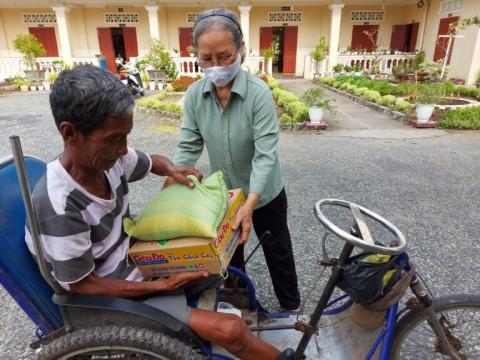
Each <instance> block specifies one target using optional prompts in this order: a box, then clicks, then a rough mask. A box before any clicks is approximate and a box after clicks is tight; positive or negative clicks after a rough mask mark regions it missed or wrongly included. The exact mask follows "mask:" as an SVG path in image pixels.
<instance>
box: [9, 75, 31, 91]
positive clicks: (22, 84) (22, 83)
mask: <svg viewBox="0 0 480 360" xmlns="http://www.w3.org/2000/svg"><path fill="white" fill-rule="evenodd" d="M12 83H13V84H14V85H16V86H18V87H19V88H20V91H28V87H29V85H30V81H28V80H27V79H25V78H23V77H20V76H18V77H16V78H15V79H13V81H12Z"/></svg>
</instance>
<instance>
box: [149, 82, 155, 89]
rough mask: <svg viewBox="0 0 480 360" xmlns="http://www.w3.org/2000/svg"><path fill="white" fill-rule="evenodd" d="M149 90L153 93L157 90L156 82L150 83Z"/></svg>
mask: <svg viewBox="0 0 480 360" xmlns="http://www.w3.org/2000/svg"><path fill="white" fill-rule="evenodd" d="M148 88H149V89H150V90H152V91H153V90H155V81H150V82H149V83H148Z"/></svg>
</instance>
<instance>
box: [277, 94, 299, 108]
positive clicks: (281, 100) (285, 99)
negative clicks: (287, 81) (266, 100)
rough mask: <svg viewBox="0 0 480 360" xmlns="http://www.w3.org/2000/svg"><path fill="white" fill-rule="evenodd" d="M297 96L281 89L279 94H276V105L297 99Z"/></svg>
mask: <svg viewBox="0 0 480 360" xmlns="http://www.w3.org/2000/svg"><path fill="white" fill-rule="evenodd" d="M298 100H299V99H298V97H297V96H295V95H293V94H292V93H291V92H288V91H286V90H282V91H281V92H280V93H279V95H278V100H277V102H278V105H280V106H286V105H287V104H288V103H290V102H293V101H298Z"/></svg>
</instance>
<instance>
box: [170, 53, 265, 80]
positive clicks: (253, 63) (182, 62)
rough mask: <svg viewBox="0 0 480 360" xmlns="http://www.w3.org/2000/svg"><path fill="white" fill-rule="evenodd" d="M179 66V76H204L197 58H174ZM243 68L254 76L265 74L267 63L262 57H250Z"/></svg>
mask: <svg viewBox="0 0 480 360" xmlns="http://www.w3.org/2000/svg"><path fill="white" fill-rule="evenodd" d="M173 61H174V62H175V65H177V70H178V75H179V76H181V75H186V76H196V75H198V74H200V75H201V74H202V71H201V69H200V66H199V65H198V61H197V58H196V57H173ZM242 67H243V68H244V69H245V70H247V71H248V72H250V73H252V74H256V73H258V72H265V62H264V60H263V57H262V56H250V57H249V58H248V59H247V60H246V61H245V63H244V64H243V65H242Z"/></svg>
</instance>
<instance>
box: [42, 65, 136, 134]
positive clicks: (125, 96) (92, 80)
mask: <svg viewBox="0 0 480 360" xmlns="http://www.w3.org/2000/svg"><path fill="white" fill-rule="evenodd" d="M134 104H135V102H134V100H133V96H132V94H131V93H130V91H129V90H128V87H127V86H125V85H124V84H123V83H122V82H121V81H120V80H119V79H118V78H116V77H115V76H113V74H112V73H110V72H109V71H106V70H102V69H100V68H99V67H97V66H93V65H80V66H77V67H75V68H74V69H73V70H65V71H62V72H61V73H60V76H59V77H58V79H57V80H56V81H55V83H54V85H53V87H52V90H51V92H50V107H51V109H52V114H53V117H54V119H55V123H56V124H57V128H60V124H61V123H62V122H63V121H68V122H71V123H72V124H74V125H75V127H76V128H77V129H78V130H80V131H81V132H82V133H84V134H88V133H90V132H92V131H93V130H95V129H97V128H99V127H101V126H102V125H103V123H104V122H105V120H106V119H107V118H108V117H114V118H129V117H131V116H132V115H133V107H134Z"/></svg>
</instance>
